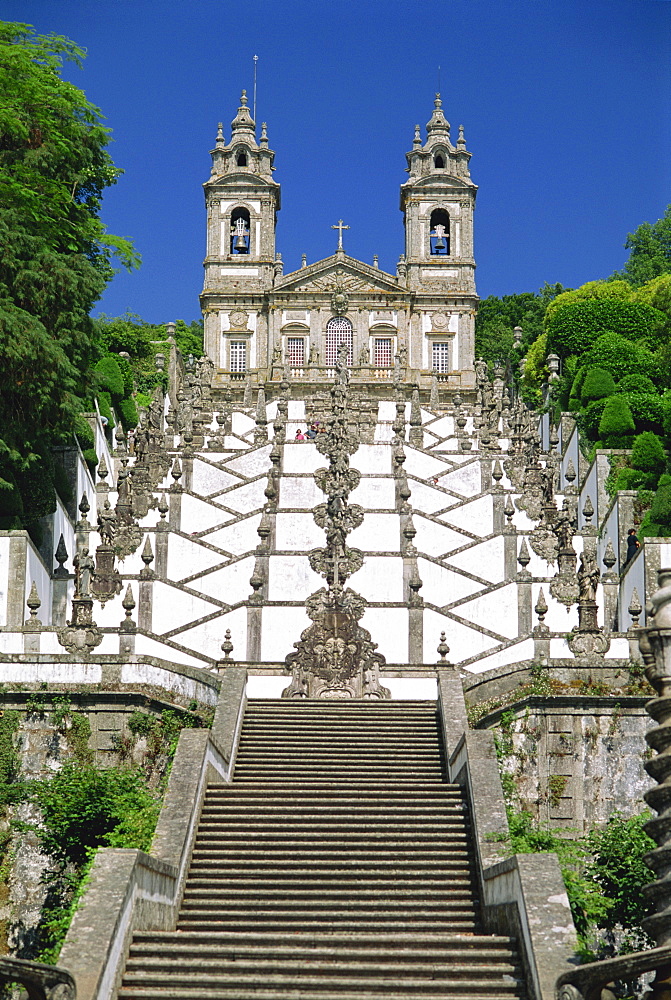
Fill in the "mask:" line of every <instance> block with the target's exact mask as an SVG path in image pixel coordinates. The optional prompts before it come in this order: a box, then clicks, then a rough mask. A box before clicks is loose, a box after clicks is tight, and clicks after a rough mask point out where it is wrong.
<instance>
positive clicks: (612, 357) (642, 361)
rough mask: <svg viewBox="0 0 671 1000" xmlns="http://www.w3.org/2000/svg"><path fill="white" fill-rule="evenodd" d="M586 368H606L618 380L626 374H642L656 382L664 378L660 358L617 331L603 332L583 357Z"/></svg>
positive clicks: (582, 360)
mask: <svg viewBox="0 0 671 1000" xmlns="http://www.w3.org/2000/svg"><path fill="white" fill-rule="evenodd" d="M581 362H582V365H583V366H584V367H585V368H586V369H590V368H605V369H606V371H608V372H610V373H611V375H612V376H613V378H614V379H615V381H616V382H618V381H620V380H621V379H623V378H624V377H625V376H626V375H631V374H634V373H635V374H640V375H647V376H648V378H650V379H652V381H653V382H656V381H658V380H660V379H661V378H662V374H663V373H662V369H661V366H660V364H659V361H658V359H657V358H656V357H655V355H654V354H653V353H652V351H649V350H648V349H647V347H645V346H643V345H641V344H632V343H631V341H630V340H627V338H626V337H621V336H620V335H619V334H617V333H605V334H602V336H600V337H599V338H598V339H597V340H596V341H595V342H594V343H593V344H592V346H591V347H590V349H589V350H588V351H587V353H586V354H584V355H583V357H582V358H581Z"/></svg>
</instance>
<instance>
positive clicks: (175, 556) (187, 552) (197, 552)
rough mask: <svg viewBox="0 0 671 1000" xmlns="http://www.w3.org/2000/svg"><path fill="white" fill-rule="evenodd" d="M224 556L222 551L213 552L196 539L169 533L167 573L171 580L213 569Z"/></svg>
mask: <svg viewBox="0 0 671 1000" xmlns="http://www.w3.org/2000/svg"><path fill="white" fill-rule="evenodd" d="M208 541H209V539H208ZM224 558H225V557H224V556H222V555H221V553H220V552H212V551H211V550H210V549H208V548H206V547H205V546H204V545H200V544H199V543H198V542H197V541H196V540H195V539H194V540H192V539H190V538H182V536H181V535H177V534H175V533H174V532H172V531H171V532H169V533H168V573H167V575H168V578H169V579H170V580H183V579H184V578H185V577H187V576H192V575H193V574H194V573H202V572H203V570H206V569H212V567H213V566H219V565H220V564H221V563H222V562H223V561H224Z"/></svg>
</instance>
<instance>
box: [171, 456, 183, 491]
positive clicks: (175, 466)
mask: <svg viewBox="0 0 671 1000" xmlns="http://www.w3.org/2000/svg"><path fill="white" fill-rule="evenodd" d="M170 475H171V476H172V478H173V479H174V480H175V481H174V483H173V484H172V486H171V489H172V490H178V489H179V490H181V488H182V487H181V484H180V479H181V478H182V466H181V463H180V461H179V459H178V458H175V461H174V462H173V463H172V469H171V470H170Z"/></svg>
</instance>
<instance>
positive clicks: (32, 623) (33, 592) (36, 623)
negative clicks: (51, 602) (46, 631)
mask: <svg viewBox="0 0 671 1000" xmlns="http://www.w3.org/2000/svg"><path fill="white" fill-rule="evenodd" d="M26 604H27V605H28V610H29V611H30V618H28V619H27V620H26V626H27V627H28V628H39V627H40V625H41V624H42V622H41V621H40V620H39V618H38V617H37V612H38V611H39V609H40V608H41V607H42V601H41V600H40V598H39V594H38V593H37V584H36V583H35V581H34V580H33V582H32V586H31V588H30V593H29V594H28V599H27V600H26Z"/></svg>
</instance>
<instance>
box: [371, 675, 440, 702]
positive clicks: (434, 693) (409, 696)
mask: <svg viewBox="0 0 671 1000" xmlns="http://www.w3.org/2000/svg"><path fill="white" fill-rule="evenodd" d="M380 680H381V681H382V684H383V685H384V687H386V688H389V690H390V691H391V700H392V701H436V700H437V698H438V681H437V680H434V679H433V678H432V677H384V676H380Z"/></svg>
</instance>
